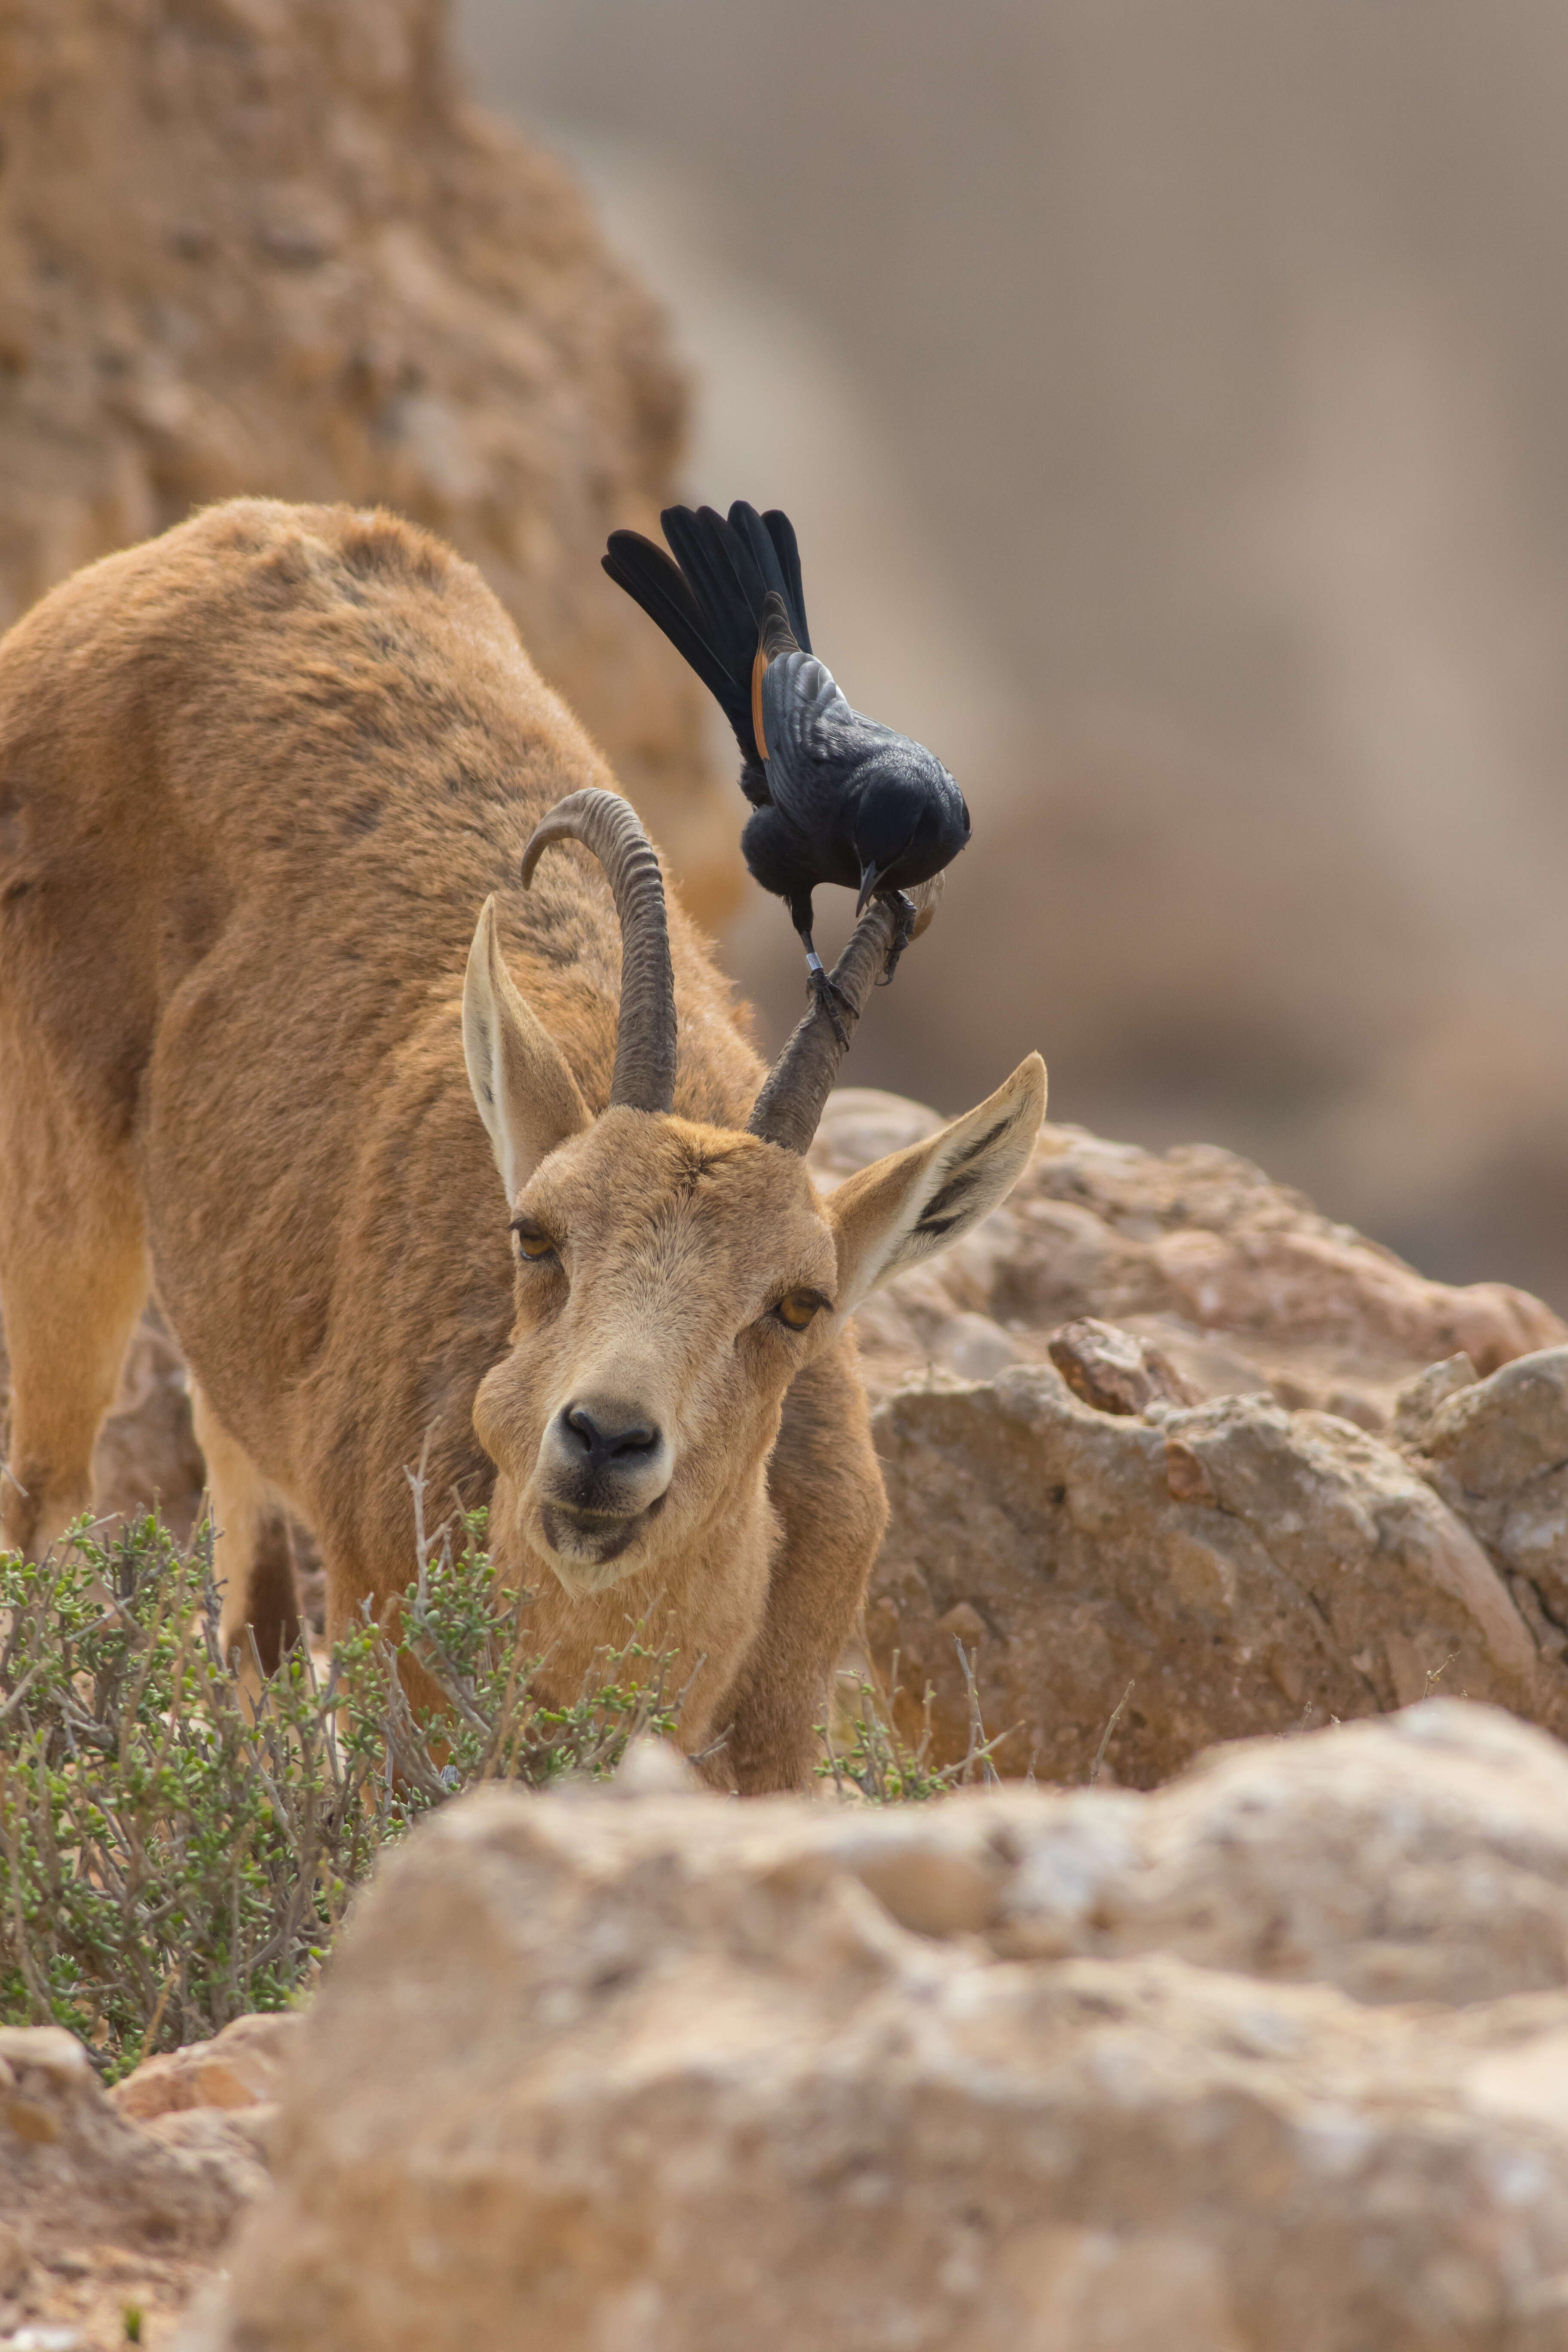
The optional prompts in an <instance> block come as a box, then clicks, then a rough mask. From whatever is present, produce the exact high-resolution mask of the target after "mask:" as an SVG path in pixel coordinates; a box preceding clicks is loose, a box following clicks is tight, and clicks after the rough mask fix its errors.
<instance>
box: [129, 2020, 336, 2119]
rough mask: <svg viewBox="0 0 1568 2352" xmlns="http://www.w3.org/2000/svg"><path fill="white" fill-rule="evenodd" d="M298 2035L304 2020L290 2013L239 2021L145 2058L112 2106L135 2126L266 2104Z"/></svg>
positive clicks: (278, 2085)
mask: <svg viewBox="0 0 1568 2352" xmlns="http://www.w3.org/2000/svg"><path fill="white" fill-rule="evenodd" d="M299 2032H300V2019H299V2018H298V2016H297V2015H295V2014H294V2013H293V2012H292V2011H283V2012H281V2013H278V2014H272V2015H259V2016H253V2017H237V2018H236V2019H235V2020H234V2021H233V2022H232V2023H231V2024H228V2025H226V2026H225V2027H224V2029H223V2032H221V2033H215V2034H214V2035H213V2037H212V2039H211V2041H210V2042H186V2043H185V2044H184V2047H183V2048H181V2049H179V2050H165V2051H160V2052H159V2053H157V2055H156V2056H155V2057H152V2058H144V2059H143V2060H142V2063H141V2065H140V2066H138V2067H136V2068H135V2070H134V2071H133V2072H132V2074H127V2075H126V2077H125V2079H124V2081H123V2082H121V2083H116V2084H115V2085H114V2088H113V2089H112V2090H111V2091H110V2094H109V2096H110V2104H111V2105H113V2106H114V2108H115V2109H116V2110H117V2112H118V2113H119V2114H121V2115H122V2116H129V2117H130V2118H131V2120H132V2122H134V2123H152V2122H153V2121H154V2120H155V2119H156V2118H157V2117H158V2116H172V2115H186V2114H190V2113H193V2112H194V2111H195V2110H196V2109H198V2108H203V2107H212V2108H216V2109H218V2110H219V2111H220V2112H222V2113H224V2114H228V2113H231V2112H234V2111H236V2110H238V2109H240V2108H244V2107H256V2106H262V2105H268V2104H269V2103H270V2102H271V2101H273V2100H275V2099H276V2098H277V2096H278V2094H279V2089H280V2088H281V2085H282V2081H283V2069H284V2065H285V2063H286V2062H287V2060H288V2057H289V2051H290V2050H291V2049H292V2047H293V2045H294V2042H295V2041H296V2040H297V2038H298V2036H299Z"/></svg>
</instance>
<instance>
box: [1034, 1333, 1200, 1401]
mask: <svg viewBox="0 0 1568 2352" xmlns="http://www.w3.org/2000/svg"><path fill="white" fill-rule="evenodd" d="M1047 1353H1048V1354H1049V1356H1050V1360H1051V1361H1052V1363H1053V1364H1054V1365H1055V1366H1056V1368H1057V1370H1058V1372H1060V1374H1061V1376H1062V1378H1063V1380H1064V1381H1066V1382H1067V1384H1068V1388H1069V1389H1071V1391H1072V1392H1073V1394H1074V1396H1076V1397H1079V1398H1081V1399H1082V1401H1083V1402H1084V1403H1085V1404H1091V1405H1093V1407H1094V1409H1095V1411H1096V1412H1144V1411H1145V1410H1146V1408H1147V1407H1148V1406H1150V1405H1152V1404H1155V1403H1164V1404H1196V1403H1197V1402H1198V1397H1197V1392H1196V1391H1195V1390H1194V1388H1193V1386H1192V1384H1191V1382H1190V1381H1184V1380H1183V1379H1182V1377H1181V1375H1180V1373H1179V1372H1176V1371H1174V1370H1173V1369H1172V1367H1171V1366H1170V1364H1168V1363H1167V1362H1166V1360H1165V1359H1164V1357H1163V1355H1162V1354H1161V1353H1160V1350H1159V1349H1158V1348H1156V1347H1154V1346H1153V1345H1152V1342H1151V1341H1149V1340H1147V1339H1139V1338H1138V1337H1137V1336H1136V1335H1135V1334H1134V1333H1133V1332H1131V1331H1119V1330H1118V1329H1117V1328H1116V1326H1115V1324H1114V1323H1101V1322H1100V1319H1099V1318H1098V1317H1097V1316H1093V1315H1080V1316H1079V1317H1077V1318H1075V1320H1074V1321H1072V1322H1071V1323H1064V1324H1063V1325H1062V1327H1061V1329H1060V1330H1059V1331H1058V1332H1056V1333H1054V1334H1053V1336H1052V1338H1051V1339H1050V1342H1049V1345H1048V1348H1047Z"/></svg>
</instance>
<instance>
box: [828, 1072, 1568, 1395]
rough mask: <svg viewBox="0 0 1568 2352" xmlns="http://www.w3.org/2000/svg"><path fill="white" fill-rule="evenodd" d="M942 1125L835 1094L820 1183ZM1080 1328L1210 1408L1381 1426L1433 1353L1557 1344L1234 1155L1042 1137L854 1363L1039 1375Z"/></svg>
mask: <svg viewBox="0 0 1568 2352" xmlns="http://www.w3.org/2000/svg"><path fill="white" fill-rule="evenodd" d="M938 1124H939V1121H938V1118H937V1114H936V1113H935V1112H934V1111H931V1110H927V1109H926V1108H924V1107H923V1106H922V1105H921V1104H919V1103H911V1102H907V1101H905V1100H904V1099H903V1097H901V1096H898V1095H886V1094H879V1093H878V1092H877V1091H876V1090H875V1089H873V1088H869V1087H841V1088H840V1089H839V1090H838V1092H837V1094H835V1095H834V1096H833V1097H831V1099H830V1100H829V1103H828V1106H827V1110H826V1116H825V1117H824V1119H823V1122H822V1128H821V1130H820V1132H819V1134H818V1137H817V1141H816V1149H815V1150H814V1152H813V1155H812V1166H813V1169H814V1171H816V1174H817V1176H818V1178H819V1180H820V1181H826V1182H828V1183H831V1182H833V1181H836V1180H837V1179H839V1178H842V1177H844V1176H847V1175H849V1174H851V1173H852V1172H853V1171H855V1170H856V1169H857V1168H862V1167H864V1166H865V1165H866V1164H867V1162H868V1160H874V1159H876V1158H877V1157H878V1156H879V1153H881V1152H884V1151H890V1150H897V1149H899V1148H900V1145H902V1144H905V1143H909V1142H912V1141H913V1140H915V1139H917V1138H918V1137H920V1136H921V1135H927V1134H930V1133H931V1131H932V1130H933V1129H934V1128H935V1127H936V1126H937V1125H938ZM1080 1316H1092V1317H1097V1318H1101V1319H1102V1320H1104V1321H1106V1322H1109V1323H1111V1324H1115V1325H1117V1326H1120V1327H1121V1328H1124V1329H1126V1330H1129V1331H1131V1332H1132V1333H1134V1334H1135V1335H1137V1336H1139V1337H1142V1339H1146V1340H1148V1341H1151V1342H1152V1344H1153V1345H1154V1346H1155V1347H1156V1348H1157V1349H1160V1350H1162V1351H1163V1354H1164V1355H1165V1356H1166V1357H1168V1358H1169V1360H1170V1361H1171V1363H1172V1365H1173V1367H1174V1369H1175V1370H1176V1371H1177V1373H1178V1374H1180V1375H1181V1377H1182V1378H1183V1379H1184V1381H1187V1382H1188V1383H1189V1384H1190V1385H1191V1387H1192V1388H1193V1390H1194V1391H1195V1392H1196V1393H1197V1394H1199V1395H1201V1396H1205V1397H1218V1396H1226V1395H1237V1394H1247V1393H1258V1392H1264V1393H1267V1394H1268V1395H1270V1396H1272V1397H1273V1399H1274V1400H1275V1402H1277V1403H1279V1404H1282V1405H1284V1406H1286V1407H1288V1408H1295V1407H1300V1406H1312V1407H1316V1408H1318V1409H1320V1410H1321V1411H1324V1412H1332V1413H1335V1414H1337V1415H1339V1416H1340V1417H1341V1418H1342V1419H1346V1420H1350V1421H1353V1422H1357V1423H1360V1424H1361V1426H1362V1427H1363V1428H1368V1429H1374V1430H1376V1429H1382V1428H1384V1427H1385V1426H1386V1425H1387V1424H1388V1423H1389V1420H1390V1417H1391V1415H1392V1413H1393V1411H1394V1402H1395V1400H1396V1398H1397V1395H1398V1393H1399V1391H1400V1390H1401V1389H1402V1388H1403V1387H1404V1386H1405V1384H1406V1383H1407V1382H1408V1381H1410V1380H1412V1379H1413V1378H1414V1377H1415V1375H1416V1374H1417V1373H1419V1372H1420V1371H1422V1370H1424V1369H1425V1368H1426V1366H1428V1365H1430V1364H1433V1363H1435V1362H1436V1361H1437V1360H1439V1359H1441V1358H1445V1357H1451V1356H1453V1355H1454V1354H1455V1353H1456V1352H1457V1351H1458V1350H1460V1349H1463V1350H1464V1351H1465V1352H1466V1353H1467V1354H1468V1356H1469V1357H1470V1359H1471V1361H1472V1362H1473V1364H1474V1365H1475V1366H1476V1368H1477V1369H1478V1370H1479V1371H1481V1372H1492V1371H1495V1370H1497V1369H1498V1368H1499V1367H1500V1365H1502V1364H1506V1363H1509V1362H1510V1361H1511V1360H1513V1358H1514V1357H1516V1356H1521V1355H1524V1354H1526V1353H1528V1352H1529V1351H1530V1350H1531V1349H1542V1348H1550V1347H1553V1346H1555V1345H1557V1344H1559V1343H1560V1342H1562V1341H1563V1340H1564V1339H1568V1326H1564V1325H1563V1322H1562V1321H1561V1319H1560V1318H1558V1317H1557V1316H1556V1315H1554V1314H1553V1313H1552V1309H1551V1308H1550V1307H1545V1306H1543V1305H1542V1302H1541V1301H1540V1299H1538V1298H1531V1297H1530V1296H1529V1294H1528V1293H1527V1292H1525V1291H1521V1290H1515V1289H1513V1288H1511V1287H1510V1286H1509V1285H1508V1284H1507V1283H1500V1282H1480V1283H1471V1284H1469V1285H1468V1286H1463V1287H1459V1288H1456V1287H1454V1286H1450V1285H1449V1284H1447V1283H1441V1282H1429V1281H1427V1280H1426V1277H1425V1276H1422V1275H1419V1274H1417V1273H1416V1272H1415V1269H1414V1268H1413V1267H1411V1266H1408V1265H1405V1264H1404V1263H1403V1261H1402V1260H1400V1259H1399V1258H1397V1257H1395V1256H1394V1254H1393V1252H1392V1251H1390V1250H1385V1249H1384V1248H1382V1247H1380V1246H1379V1244H1377V1243H1376V1242H1370V1241H1367V1240H1365V1239H1364V1238H1363V1235H1361V1234H1357V1233H1353V1232H1352V1230H1351V1228H1350V1227H1349V1226H1348V1225H1340V1224H1335V1223H1331V1220H1330V1219H1329V1218H1327V1217H1323V1216H1320V1215H1319V1214H1318V1213H1317V1211H1316V1210H1315V1209H1314V1208H1313V1207H1312V1205H1311V1203H1310V1201H1308V1200H1306V1199H1305V1198H1304V1197H1303V1195H1302V1194H1301V1193H1300V1192H1292V1191H1291V1190H1290V1189H1289V1187H1288V1186H1285V1185H1282V1184H1274V1183H1271V1182H1270V1181H1269V1180H1268V1177H1267V1176H1265V1175H1264V1174H1263V1172H1262V1171H1261V1170H1259V1169H1257V1168H1255V1167H1253V1165H1252V1164H1251V1162H1250V1161H1249V1160H1242V1159H1238V1158H1237V1155H1236V1154H1235V1153H1234V1152H1230V1151H1222V1150H1218V1149H1217V1148H1216V1147H1215V1146H1213V1145H1209V1144H1189V1145H1186V1146H1184V1147H1182V1148H1180V1149H1178V1150H1173V1151H1167V1152H1152V1151H1142V1150H1138V1149H1137V1147H1136V1146H1134V1145H1132V1144H1125V1143H1109V1142H1106V1141H1105V1140H1104V1139H1102V1138H1100V1137H1099V1136H1094V1135H1089V1134H1088V1133H1087V1132H1086V1131H1085V1130H1084V1129H1082V1128H1074V1127H1047V1129H1045V1131H1044V1133H1043V1134H1042V1136H1041V1139H1040V1143H1039V1147H1038V1149H1037V1151H1036V1154H1035V1157H1034V1160H1033V1162H1032V1164H1031V1165H1030V1167H1029V1169H1028V1170H1027V1171H1026V1174H1025V1176H1024V1178H1023V1180H1022V1181H1021V1182H1020V1183H1019V1184H1018V1185H1017V1187H1016V1189H1015V1191H1014V1192H1013V1194H1012V1196H1011V1198H1010V1199H1009V1200H1008V1201H1007V1202H1006V1203H1005V1206H1004V1207H1002V1208H1001V1209H999V1210H997V1211H996V1213H994V1215H993V1216H991V1217H988V1218H987V1219H986V1221H985V1223H984V1225H982V1226H981V1227H980V1228H979V1229H978V1230H977V1231H976V1232H975V1233H973V1234H971V1235H969V1237H968V1238H967V1239H966V1240H964V1241H963V1242H960V1243H958V1244H956V1245H955V1246H954V1247H953V1248H952V1249H950V1250H947V1251H945V1252H944V1253H943V1254H942V1256H941V1257H938V1258H933V1259H932V1260H931V1264H930V1265H929V1266H922V1267H918V1268H916V1269H915V1270H914V1271H913V1272H912V1273H910V1274H906V1275H903V1276H900V1278H899V1280H898V1281H896V1282H893V1283H890V1284H889V1286H888V1288H887V1289H886V1290H885V1291H882V1292H879V1293H878V1294H877V1296H876V1297H874V1298H872V1299H871V1300H870V1301H868V1304H867V1305H866V1306H865V1307H862V1309H861V1310H860V1314H859V1318H858V1325H859V1330H860V1343H861V1352H862V1357H863V1360H864V1361H865V1364H866V1368H867V1372H868V1378H869V1380H870V1381H871V1382H872V1385H873V1387H874V1388H876V1389H878V1390H880V1391H884V1392H885V1391H887V1390H889V1389H890V1388H891V1387H892V1386H893V1385H894V1384H895V1383H896V1382H897V1381H900V1379H902V1378H904V1377H906V1376H908V1375H909V1374H911V1373H916V1372H925V1371H926V1370H930V1369H932V1368H934V1369H936V1370H947V1371H952V1372H957V1373H959V1374H960V1375H961V1376H962V1377H963V1378H965V1379H971V1380H973V1379H988V1378H990V1377H991V1376H992V1375H993V1374H994V1373H996V1372H998V1371H1000V1370H1003V1369H1004V1368H1005V1366H1007V1365H1009V1364H1016V1363H1040V1362H1044V1361H1046V1360H1047V1358H1048V1356H1049V1352H1050V1342H1051V1338H1052V1336H1053V1334H1055V1333H1056V1332H1057V1331H1058V1330H1059V1329H1060V1328H1061V1326H1062V1325H1063V1324H1065V1323H1067V1322H1068V1321H1070V1320H1072V1319H1073V1318H1076V1317H1080Z"/></svg>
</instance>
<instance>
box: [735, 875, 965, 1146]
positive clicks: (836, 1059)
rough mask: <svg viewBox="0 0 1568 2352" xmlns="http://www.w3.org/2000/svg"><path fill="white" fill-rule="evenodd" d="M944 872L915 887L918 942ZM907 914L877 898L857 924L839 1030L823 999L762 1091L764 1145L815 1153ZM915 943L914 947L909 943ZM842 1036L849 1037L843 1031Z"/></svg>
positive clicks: (841, 967) (756, 1128) (840, 969)
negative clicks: (821, 1123)
mask: <svg viewBox="0 0 1568 2352" xmlns="http://www.w3.org/2000/svg"><path fill="white" fill-rule="evenodd" d="M943 878H944V877H942V875H940V874H939V875H937V876H936V877H935V878H934V880H932V881H930V882H922V883H921V887H920V888H919V889H918V890H911V891H910V898H912V899H913V900H914V905H915V923H914V929H913V930H912V931H911V932H910V939H918V938H919V937H920V935H921V932H922V931H923V930H924V929H926V926H927V925H928V924H929V923H930V921H931V917H932V915H934V914H935V912H936V908H937V901H938V900H939V899H940V898H941V897H942V881H943ZM898 935H899V917H898V913H897V911H896V909H895V907H894V904H893V902H892V901H891V900H889V899H887V898H873V899H872V901H871V903H870V905H869V906H868V908H867V909H866V911H865V913H864V914H863V915H862V916H861V918H860V919H859V921H858V923H857V924H856V926H855V932H854V936H853V938H852V939H851V940H850V941H849V944H848V946H847V948H846V949H845V950H844V952H843V954H842V955H841V956H840V957H839V959H838V961H837V963H836V964H835V965H834V967H833V970H832V971H831V973H830V974H829V981H830V983H831V986H832V988H833V992H834V996H835V1000H836V1006H835V1009H836V1010H837V1015H838V1030H836V1029H835V1027H834V1021H833V1014H832V1013H829V1012H828V1010H827V1007H826V1004H825V1003H823V1002H822V1000H821V998H820V997H818V999H817V1000H816V1003H814V1004H813V1006H812V1008H811V1010H810V1012H809V1013H807V1014H806V1016H805V1020H804V1021H801V1022H799V1023H798V1024H796V1027H795V1034H794V1035H793V1036H792V1037H791V1038H790V1040H789V1042H788V1044H787V1045H785V1047H784V1052H783V1053H782V1054H781V1055H779V1057H778V1060H777V1061H776V1062H775V1063H774V1064H773V1068H772V1069H771V1070H770V1071H769V1072H768V1075H767V1076H766V1077H765V1078H764V1079H763V1087H762V1091H761V1093H760V1094H759V1095H758V1097H757V1099H756V1102H755V1103H754V1105H753V1106H752V1116H751V1118H749V1119H748V1120H747V1121H746V1129H747V1132H748V1133H749V1134H752V1135H760V1136H761V1137H762V1139H763V1142H764V1143H779V1144H782V1145H783V1146H784V1150H786V1151H798V1152H803V1153H804V1152H806V1151H809V1150H811V1143H812V1138H813V1137H814V1136H815V1135H816V1128H817V1122H818V1120H819V1119H820V1118H821V1117H822V1111H823V1106H824V1104H825V1103H826V1100H827V1097H828V1096H829V1095H830V1094H831V1093H832V1091H833V1082H834V1080H835V1078H837V1076H838V1066H839V1064H840V1062H842V1061H843V1059H844V1056H845V1055H846V1053H847V1051H848V1046H849V1039H850V1037H851V1036H852V1035H853V1034H854V1030H855V1024H856V1023H857V1022H858V1020H859V1018H860V1015H861V1013H864V1011H865V1010H866V1000H867V998H868V996H869V995H870V993H871V991H872V989H873V987H874V986H875V985H876V982H877V980H878V977H879V974H880V973H881V971H883V969H884V967H885V966H886V965H887V964H888V962H889V957H893V958H894V961H896V957H895V956H894V942H895V940H897V938H898ZM906 944H907V942H906ZM839 1030H841V1031H842V1033H843V1034H842V1036H840V1035H839V1034H838V1031H839Z"/></svg>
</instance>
